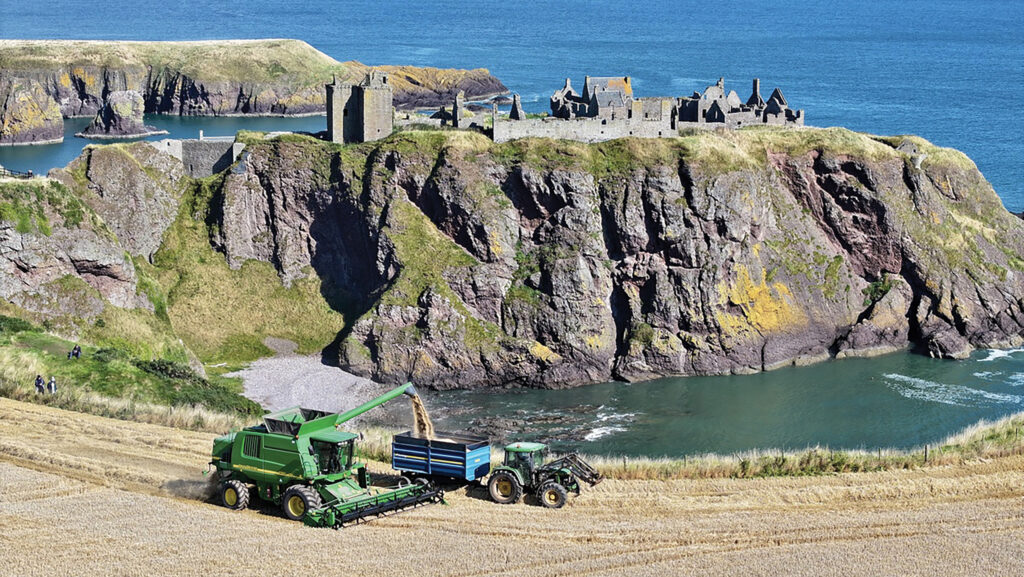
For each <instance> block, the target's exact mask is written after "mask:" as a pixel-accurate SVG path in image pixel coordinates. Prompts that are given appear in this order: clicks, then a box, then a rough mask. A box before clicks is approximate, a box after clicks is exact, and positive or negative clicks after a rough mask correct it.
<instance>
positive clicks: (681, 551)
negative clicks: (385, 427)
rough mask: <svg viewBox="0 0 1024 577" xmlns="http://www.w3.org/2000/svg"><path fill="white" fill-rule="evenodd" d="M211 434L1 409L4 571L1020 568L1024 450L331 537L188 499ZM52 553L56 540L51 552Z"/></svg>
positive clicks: (951, 571)
mask: <svg viewBox="0 0 1024 577" xmlns="http://www.w3.org/2000/svg"><path fill="white" fill-rule="evenodd" d="M211 437H212V436H211V435H204V434H198V433H189V432H182V431H178V430H175V429H167V428H163V427H158V426H153V425H141V424H135V423H125V422H120V421H113V420H109V419H103V418H99V417H92V416H86V415H80V414H77V413H68V412H63V411H59V410H55V409H49V408H46V407H39V406H35V405H26V404H23V403H17V402H13V401H8V400H6V399H0V561H2V564H0V574H11V575H26V576H28V575H49V574H75V575H110V574H116V575H213V574H216V575H246V576H251V575H254V574H262V573H272V574H310V575H321V574H336V573H339V572H345V573H351V574H360V573H363V574H374V575H453V576H454V575H459V576H492V575H494V576H497V575H506V574H518V575H531V576H534V575H536V576H556V575H599V576H604V575H608V576H611V575H623V574H628V575H636V576H642V575H652V576H654V575H657V576H666V575H683V574H701V575H737V574H748V575H750V574H752V575H883V574H893V575H930V576H931V575H1014V574H1017V575H1019V574H1022V573H1024V540H1022V538H1024V459H1022V458H1010V459H1001V460H995V461H991V462H982V463H973V464H970V465H964V466H956V467H944V468H936V469H929V470H924V471H899V472H888V473H872V474H851V475H839V476H831V477H820V478H790V479H760V480H706V481H672V482H660V481H628V482H627V481H606V482H605V483H602V484H601V485H599V486H597V487H596V488H594V489H593V490H590V491H587V492H585V493H584V494H583V496H581V497H580V498H578V499H576V500H571V501H570V503H569V505H568V506H567V507H566V508H565V509H563V510H560V511H549V510H546V509H543V508H540V507H536V506H528V505H523V504H520V505H516V506H498V505H495V504H493V503H490V502H489V501H486V500H484V499H483V496H484V494H483V492H482V491H479V490H474V491H470V492H468V493H467V492H466V491H465V490H460V491H455V492H452V493H450V494H449V497H450V498H449V503H450V504H449V505H447V506H441V505H435V506H430V507H422V508H419V509H416V510H413V511H407V512H404V513H402V514H400V515H395V516H392V517H388V518H384V519H378V520H374V521H373V522H371V523H368V524H365V525H360V526H354V527H348V528H346V529H344V530H341V531H331V530H314V529H308V528H305V527H303V526H301V525H299V524H296V523H290V522H288V521H286V520H284V519H282V518H280V517H278V516H276V514H275V512H274V511H273V510H272V509H266V510H262V511H246V512H241V513H239V512H232V511H228V510H226V509H223V508H220V507H216V506H213V505H208V504H205V503H201V502H197V501H194V500H189V499H184V498H180V497H175V496H174V495H182V494H187V493H188V492H189V491H190V490H191V489H192V488H194V487H196V486H201V484H202V477H201V475H200V474H199V470H200V469H201V468H202V467H203V463H205V460H206V451H207V450H208V445H209V440H210V438H211ZM197 483H198V485H197ZM182 488H186V489H188V490H184V491H183V490H181V489H182ZM46 543H50V544H58V546H56V547H54V548H52V549H51V548H49V547H47V554H46V555H40V554H39V551H40V548H41V544H46Z"/></svg>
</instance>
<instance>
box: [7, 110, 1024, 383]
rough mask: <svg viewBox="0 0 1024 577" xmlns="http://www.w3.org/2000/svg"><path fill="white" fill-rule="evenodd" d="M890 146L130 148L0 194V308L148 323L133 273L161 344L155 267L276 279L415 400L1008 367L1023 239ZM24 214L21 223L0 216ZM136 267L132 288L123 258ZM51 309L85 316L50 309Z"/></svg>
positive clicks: (764, 133)
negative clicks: (898, 367) (631, 384)
mask: <svg viewBox="0 0 1024 577" xmlns="http://www.w3.org/2000/svg"><path fill="white" fill-rule="evenodd" d="M900 144H901V141H897V140H895V139H886V138H878V137H870V136H867V135H861V134H856V133H852V132H849V131H845V130H842V129H801V130H785V129H773V128H766V129H762V130H756V131H739V132H727V133H710V132H709V133H706V134H696V135H691V136H687V137H684V138H680V139H663V140H633V139H624V140H618V141H611V142H606V143H601V144H594V145H585V144H581V143H574V142H555V141H549V140H542V139H532V140H531V139H527V140H520V141H514V142H509V143H504V144H495V143H493V142H491V141H490V140H488V139H487V138H485V137H483V136H482V135H479V134H475V133H453V132H447V131H427V132H401V133H397V134H395V135H392V136H391V137H389V138H388V139H385V140H383V141H379V142H374V143H367V144H361V145H353V146H346V147H343V148H339V147H337V146H335V145H331V144H328V143H324V142H321V141H318V140H315V139H313V138H307V137H302V136H297V135H290V136H288V137H286V138H277V139H271V140H260V141H252V142H247V146H246V151H245V153H244V154H243V155H242V156H241V157H240V159H239V161H238V163H237V164H235V165H234V166H233V167H232V169H231V170H230V171H227V172H225V173H223V174H222V175H221V176H220V177H219V178H216V179H207V180H204V181H203V182H201V183H199V182H195V181H192V180H191V179H189V178H188V177H186V176H184V174H183V167H182V166H181V164H180V162H178V161H176V160H174V159H172V158H170V157H168V156H166V155H164V154H162V153H159V152H157V151H156V150H155V149H154V148H152V147H151V146H150V145H148V144H145V143H135V144H132V145H123V144H122V145H111V146H103V147H89V148H88V149H87V150H86V151H85V152H84V153H83V156H82V157H81V158H79V159H78V160H76V161H75V162H74V163H72V164H71V165H69V167H68V168H67V169H65V170H63V171H58V172H55V173H54V176H55V177H56V178H58V179H59V180H60V182H63V183H65V184H66V186H62V187H61V188H60V189H54V190H52V191H51V190H49V189H44V190H40V191H39V192H38V194H37V193H36V192H32V193H31V194H29V195H27V196H26V194H25V192H24V191H19V192H18V193H17V194H14V192H15V191H14V188H12V187H16V186H17V185H14V184H11V185H8V188H6V189H2V190H7V191H9V192H11V194H10V195H8V197H7V198H6V199H5V200H4V202H7V203H8V204H10V205H11V206H10V207H8V206H6V205H5V206H4V207H3V214H4V215H5V217H4V222H5V224H4V225H3V228H2V230H3V233H2V241H0V245H2V246H3V249H2V252H0V255H2V258H0V265H2V266H4V267H5V268H4V271H5V272H4V274H3V275H0V278H2V279H3V281H2V283H0V294H2V295H3V296H5V297H6V298H7V299H8V300H10V301H12V302H15V303H17V304H19V306H22V307H24V308H27V309H29V310H43V309H46V308H47V307H54V306H67V307H70V308H71V309H74V310H81V311H85V313H83V314H87V313H88V311H90V310H92V308H90V307H93V306H98V305H97V304H96V303H100V302H110V303H115V304H116V303H120V304H118V306H146V307H147V308H151V306H152V305H149V304H148V303H149V301H148V300H147V299H146V297H144V296H140V295H138V294H136V293H137V292H138V290H139V287H140V286H142V283H141V282H140V281H137V280H136V277H135V275H136V274H140V273H139V271H143V272H145V271H149V272H147V273H146V274H149V275H150V278H149V280H147V281H146V282H147V283H149V284H148V285H147V286H150V288H153V287H156V285H158V284H159V282H162V281H156V280H153V279H154V278H160V279H167V281H168V282H169V283H171V284H168V285H167V286H164V287H163V289H162V290H164V291H166V295H168V296H165V297H161V296H160V294H157V293H159V290H157V291H156V293H154V294H157V298H156V301H159V302H162V303H164V305H163V306H166V307H167V311H169V312H166V311H165V313H164V314H166V315H168V316H167V318H170V319H175V318H177V319H186V318H187V313H188V311H181V310H176V309H175V308H174V307H175V306H176V305H175V303H174V301H173V300H172V299H171V298H170V296H169V295H172V294H173V295H175V298H183V297H185V296H188V295H194V294H198V292H197V291H199V290H200V289H201V288H202V281H201V279H192V280H191V281H190V282H189V283H186V284H183V285H181V286H178V285H175V284H174V279H175V278H178V277H179V276H180V274H181V269H180V268H174V267H182V266H186V267H187V266H188V264H187V263H179V262H175V263H174V267H171V268H167V267H168V266H169V265H168V262H167V259H169V258H173V257H176V258H199V259H205V260H204V262H206V261H208V260H209V259H211V258H213V259H218V258H219V255H217V254H216V253H214V252H213V251H212V250H211V247H212V248H213V249H215V250H218V251H221V252H222V253H223V255H224V258H225V259H226V261H227V264H228V265H229V266H230V267H231V268H234V269H238V270H237V271H235V272H231V271H227V270H226V269H221V270H224V271H225V274H226V273H230V274H231V275H235V276H231V277H230V278H233V279H239V282H240V283H243V284H244V283H246V282H249V283H251V282H252V280H253V279H256V278H260V279H262V280H260V283H262V284H261V285H260V286H261V287H262V286H265V284H266V281H265V277H256V276H246V270H248V271H249V273H248V274H249V275H253V274H258V271H264V274H266V273H271V274H272V271H273V270H276V272H277V274H278V276H279V278H280V279H281V282H282V283H283V284H284V285H286V286H289V287H291V288H289V289H281V287H277V288H275V289H274V290H275V291H277V290H278V289H281V292H282V294H284V293H287V295H286V296H280V297H279V296H270V297H266V298H281V299H284V300H282V301H280V302H275V304H274V306H275V307H276V308H275V309H274V310H286V309H287V307H290V306H293V305H294V306H295V307H299V306H306V303H309V302H313V301H315V302H316V303H317V304H318V305H323V303H324V301H326V303H328V304H329V305H330V307H331V308H333V309H334V310H335V311H339V312H341V313H342V314H343V315H344V329H343V330H342V331H341V332H340V334H338V335H337V338H336V339H335V342H334V343H333V344H332V345H330V346H328V347H327V348H326V349H325V353H324V354H325V356H326V357H327V358H329V359H333V360H335V361H336V362H338V363H339V364H340V365H342V366H343V367H345V368H347V369H348V370H351V371H353V372H356V373H358V374H360V375H363V376H367V377H372V378H374V379H375V380H378V381H383V382H399V381H404V380H414V381H416V382H417V383H420V384H423V385H427V386H432V387H437V388H454V387H475V386H507V385H528V386H546V387H561V386H572V385H577V384H582V383H590V382H596V381H604V380H608V379H612V378H618V379H628V380H635V379H645V378H650V377H655V376H662V375H705V374H723V373H748V372H754V371H762V370H768V369H772V368H775V367H780V366H784V365H789V364H793V363H809V362H815V361H819V360H823V359H828V358H832V357H849V356H867V355H875V354H879V353H884V352H890V351H894V350H899V349H905V348H913V349H916V350H917V351H918V352H920V353H922V354H929V355H933V356H936V357H959V356H962V355H964V354H966V353H967V352H968V351H970V350H971V349H972V348H974V347H979V346H1015V345H1019V344H1020V343H1021V342H1024V339H1022V335H1024V313H1022V310H1021V306H1022V302H1021V295H1024V286H1022V284H1024V222H1022V221H1021V219H1019V218H1018V217H1017V216H1015V215H1013V214H1010V213H1009V212H1007V211H1006V210H1005V209H1004V208H1003V206H1002V204H1001V203H1000V201H999V199H998V197H997V196H996V195H995V193H994V191H992V189H991V187H990V186H989V185H988V183H987V182H985V180H984V178H983V177H982V176H981V174H980V173H979V172H978V171H977V169H976V167H975V166H974V165H973V163H971V162H970V161H969V160H968V159H967V158H966V157H964V156H963V155H962V154H960V153H958V152H955V151H952V150H949V149H942V148H938V147H935V146H932V145H931V144H929V143H927V142H925V141H923V140H920V139H912V144H913V145H914V150H915V151H916V152H913V153H908V152H905V150H906V147H903V149H904V150H898V149H897V146H899V145H900ZM48 186H49V185H48ZM53 186H60V185H58V184H54V185H53ZM68 190H72V191H73V192H74V194H65V193H67V191H68ZM183 190H186V191H190V192H188V194H189V196H188V199H187V200H182V198H183V197H181V194H182V191H183ZM29 197H31V198H33V199H39V198H42V199H46V202H45V203H43V205H41V206H43V208H41V209H40V210H42V212H37V211H36V209H35V208H33V207H32V206H31V205H29V204H27V203H24V202H23V203H21V204H18V203H16V202H15V201H14V200H12V199H18V198H22V199H24V198H29ZM75 202H78V204H75ZM175 215H177V216H176V217H175ZM175 218H177V219H178V220H177V221H175V220H174V219H175ZM172 222H173V224H172ZM168 227H171V229H170V232H166V231H167V230H168ZM190 239H191V240H190ZM207 240H208V241H209V245H208V246H207V244H206V241H207ZM185 242H188V243H191V242H195V243H197V244H199V245H201V246H202V247H203V250H197V249H196V248H195V246H194V245H188V246H192V248H190V249H187V250H185V249H183V248H182V246H184V245H182V243H185ZM158 248H166V249H167V251H166V252H160V253H158V255H157V258H156V259H154V260H155V261H156V264H153V265H142V263H141V262H140V261H138V259H136V260H135V261H132V259H131V258H129V257H128V256H126V253H127V254H128V255H135V256H142V257H152V256H153V254H154V252H155V251H157V249H158ZM161 259H162V260H161ZM253 261H257V262H253ZM3 263H6V264H3ZM134 263H139V265H140V267H141V268H140V269H139V271H136V270H135V269H134V268H133V267H132V265H133V264H134ZM197 264H198V263H197ZM150 266H152V268H150ZM217 266H219V267H223V263H219V261H218V264H217ZM161 267H164V268H161ZM207 270H211V271H213V270H215V269H214V268H208V269H207ZM216 274H221V273H220V272H217V273H216ZM307 277H308V278H307ZM226 278H228V277H224V278H221V279H219V281H218V282H219V283H220V285H219V286H231V285H230V282H225V279H226ZM247 278H248V279H250V280H248V281H245V280H242V279H247ZM310 279H311V280H310ZM71 285H75V286H78V287H79V288H82V287H83V285H84V287H86V288H87V289H88V290H85V291H84V292H83V291H78V292H77V293H76V294H86V295H93V296H94V297H95V299H96V300H94V301H87V300H86V301H76V300H73V299H70V298H67V297H63V300H60V298H61V297H59V295H61V294H64V293H61V292H59V291H61V290H66V289H69V287H70V286H71ZM239 286H240V290H242V288H244V286H243V285H239ZM302 287H304V288H302ZM157 288H159V287H157ZM295 288H299V289H300V290H293V289H295ZM147 290H148V289H147ZM247 290H249V292H248V293H246V294H248V295H255V294H261V295H263V294H269V293H264V292H260V293H255V292H253V287H251V286H249V288H248V289H247ZM36 295H58V296H57V297H52V298H54V299H58V301H59V302H62V303H71V304H70V305H67V304H65V305H55V304H53V303H52V302H50V301H46V302H43V300H40V298H39V297H38V296H36ZM47 298H50V297H47ZM90 298H91V297H90ZM244 298H249V297H244ZM261 298H262V297H261ZM296 299H298V300H296ZM311 299H312V300H311ZM299 300H301V302H299ZM90 303H92V304H90ZM192 304H193V305H194V304H195V303H192ZM189 306H192V305H189ZM33 307H34V308H33ZM282 307H285V308H282ZM307 308H309V309H310V310H314V309H316V307H307ZM204 318H209V319H211V320H210V321H209V322H232V318H233V317H232V315H231V314H230V313H225V314H224V315H219V314H215V315H210V316H208V317H204ZM252 326H258V325H252ZM337 326H338V325H333V326H332V328H331V329H330V330H334V328H335V327H337ZM268 334H270V333H268ZM323 334H324V333H320V336H319V337H318V340H317V341H316V342H322V340H323V338H322V337H323ZM263 336H266V335H264V334H260V335H257V337H259V338H262V337H263ZM299 336H301V335H299ZM324 344H327V343H324Z"/></svg>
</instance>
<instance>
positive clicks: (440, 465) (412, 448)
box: [391, 431, 491, 481]
mask: <svg viewBox="0 0 1024 577" xmlns="http://www.w3.org/2000/svg"><path fill="white" fill-rule="evenodd" d="M391 467H392V468H393V469H395V470H396V471H400V472H402V473H408V474H415V475H431V476H440V477H449V478H453V479H459V480H463V481H476V480H478V479H482V478H484V477H486V476H487V474H488V473H490V472H491V442H490V441H489V440H488V439H487V438H486V437H478V436H476V435H467V434H465V433H443V432H436V433H434V438H433V439H423V438H420V437H417V436H415V435H414V434H413V433H412V431H406V432H404V433H400V434H398V435H395V436H394V438H393V439H392V441H391Z"/></svg>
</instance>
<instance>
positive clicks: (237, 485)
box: [220, 479, 249, 510]
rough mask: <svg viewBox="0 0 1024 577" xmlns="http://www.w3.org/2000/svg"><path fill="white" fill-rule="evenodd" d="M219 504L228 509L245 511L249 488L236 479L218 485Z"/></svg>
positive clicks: (247, 504) (247, 503)
mask: <svg viewBox="0 0 1024 577" xmlns="http://www.w3.org/2000/svg"><path fill="white" fill-rule="evenodd" d="M220 502H221V504H222V505H224V506H225V507H227V508H228V509H235V510H239V509H245V508H246V507H248V506H249V486H248V485H246V484H245V483H243V482H241V481H239V480H238V479H228V480H227V481H224V482H223V483H221V484H220Z"/></svg>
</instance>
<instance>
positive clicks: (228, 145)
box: [149, 137, 245, 178]
mask: <svg viewBox="0 0 1024 577" xmlns="http://www.w3.org/2000/svg"><path fill="white" fill-rule="evenodd" d="M149 144H150V146H152V147H153V148H156V149H157V150H159V151H160V152H164V153H166V154H169V155H171V156H173V157H174V158H177V159H178V160H180V161H181V163H182V164H184V165H185V172H187V173H188V175H189V176H191V177H193V178H204V177H207V176H211V175H213V174H216V173H218V172H221V171H222V170H224V169H226V168H227V167H229V166H231V164H232V163H234V162H235V161H236V160H238V155H239V154H241V153H242V150H244V149H245V145H244V144H242V143H241V142H235V139H234V138H232V137H215V138H205V139H203V140H176V139H166V140H160V141H157V142H150V143H149Z"/></svg>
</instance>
